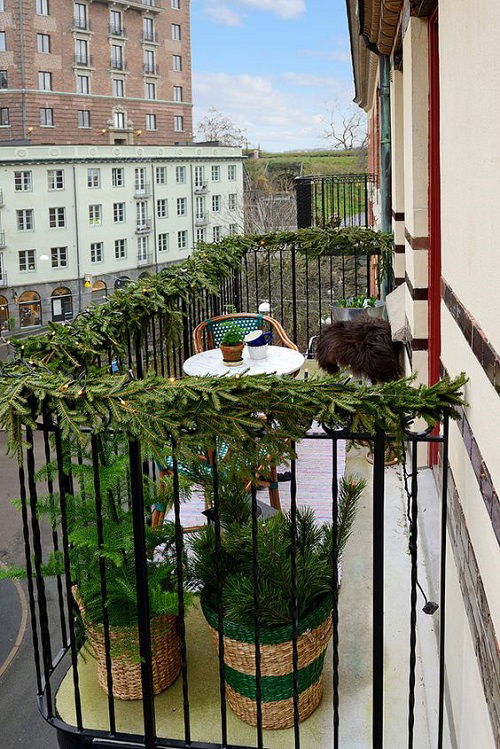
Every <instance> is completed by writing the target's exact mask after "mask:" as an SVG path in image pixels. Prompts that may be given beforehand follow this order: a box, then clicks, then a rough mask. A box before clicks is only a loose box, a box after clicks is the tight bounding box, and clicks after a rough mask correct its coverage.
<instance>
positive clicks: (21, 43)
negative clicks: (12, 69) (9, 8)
mask: <svg viewBox="0 0 500 749" xmlns="http://www.w3.org/2000/svg"><path fill="white" fill-rule="evenodd" d="M23 5H24V0H19V26H20V34H19V53H20V65H19V68H20V71H19V72H20V73H21V122H22V128H23V140H27V138H28V131H27V129H26V126H27V114H26V78H25V62H24V7H23Z"/></svg>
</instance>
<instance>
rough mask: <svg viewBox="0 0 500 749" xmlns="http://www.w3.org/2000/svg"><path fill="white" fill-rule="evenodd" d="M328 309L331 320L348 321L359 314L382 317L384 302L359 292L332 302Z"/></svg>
mask: <svg viewBox="0 0 500 749" xmlns="http://www.w3.org/2000/svg"><path fill="white" fill-rule="evenodd" d="M330 311H331V318H332V322H334V321H342V322H348V321H350V320H355V319H356V318H357V317H360V316H361V315H364V316H365V317H377V318H382V317H384V313H385V302H383V301H381V300H380V299H377V298H376V297H366V296H363V295H362V294H360V295H357V296H352V297H348V298H347V299H344V298H342V299H338V300H337V301H334V302H332V304H331V305H330Z"/></svg>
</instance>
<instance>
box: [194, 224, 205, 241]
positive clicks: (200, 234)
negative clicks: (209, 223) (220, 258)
mask: <svg viewBox="0 0 500 749" xmlns="http://www.w3.org/2000/svg"><path fill="white" fill-rule="evenodd" d="M205 236H206V232H205V227H202V228H201V229H196V241H197V242H204V241H205Z"/></svg>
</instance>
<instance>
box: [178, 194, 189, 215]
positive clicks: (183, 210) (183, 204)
mask: <svg viewBox="0 0 500 749" xmlns="http://www.w3.org/2000/svg"><path fill="white" fill-rule="evenodd" d="M177 216H187V198H177Z"/></svg>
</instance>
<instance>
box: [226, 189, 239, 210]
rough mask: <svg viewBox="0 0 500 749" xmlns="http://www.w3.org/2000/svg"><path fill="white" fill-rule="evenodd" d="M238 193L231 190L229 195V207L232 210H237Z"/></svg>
mask: <svg viewBox="0 0 500 749" xmlns="http://www.w3.org/2000/svg"><path fill="white" fill-rule="evenodd" d="M237 197H238V194H237V193H235V192H230V193H229V195H228V196H227V207H228V209H229V210H230V211H235V210H236V200H237Z"/></svg>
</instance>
